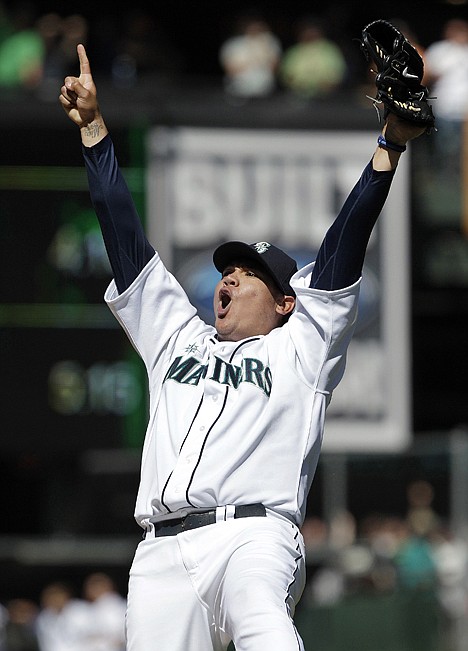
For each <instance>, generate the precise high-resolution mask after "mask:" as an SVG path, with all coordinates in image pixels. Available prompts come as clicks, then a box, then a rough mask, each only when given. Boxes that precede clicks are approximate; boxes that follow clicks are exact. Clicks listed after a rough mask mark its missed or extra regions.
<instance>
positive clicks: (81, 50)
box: [76, 43, 91, 75]
mask: <svg viewBox="0 0 468 651" xmlns="http://www.w3.org/2000/svg"><path fill="white" fill-rule="evenodd" d="M76 50H77V52H78V59H79V60H80V74H82V75H90V74H91V67H90V65H89V60H88V56H87V54H86V50H85V47H84V45H82V44H81V43H80V44H79V45H78V46H77V48H76Z"/></svg>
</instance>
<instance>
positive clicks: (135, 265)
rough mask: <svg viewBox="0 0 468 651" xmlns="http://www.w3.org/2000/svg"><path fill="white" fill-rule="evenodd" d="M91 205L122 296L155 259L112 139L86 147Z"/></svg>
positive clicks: (85, 159) (108, 137)
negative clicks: (121, 169) (116, 155)
mask: <svg viewBox="0 0 468 651" xmlns="http://www.w3.org/2000/svg"><path fill="white" fill-rule="evenodd" d="M82 149H83V156H84V161H85V165H86V172H87V175H88V185H89V191H90V196H91V201H92V203H93V206H94V210H95V211H96V215H97V217H98V220H99V224H100V226H101V231H102V236H103V238H104V244H105V246H106V250H107V255H108V256H109V261H110V264H111V267H112V273H113V275H114V280H115V284H116V286H117V290H118V292H119V293H120V294H121V293H122V292H123V291H125V290H126V289H127V287H129V286H130V285H131V283H132V282H133V281H134V280H135V278H136V277H137V276H138V274H139V273H140V271H141V270H142V269H143V268H144V267H145V265H146V264H147V263H148V262H149V261H150V260H151V258H152V257H153V256H154V253H155V251H154V248H153V247H152V246H151V244H150V243H149V242H148V240H147V238H146V235H145V232H144V229H143V225H142V223H141V220H140V218H139V215H138V213H137V211H136V208H135V204H134V202H133V198H132V195H131V193H130V191H129V189H128V187H127V184H126V182H125V179H124V178H123V176H122V173H121V171H120V169H119V166H118V164H117V160H116V157H115V153H114V146H113V143H112V140H111V138H110V136H109V135H107V136H106V137H105V138H103V140H101V141H100V142H99V143H97V144H96V145H94V146H93V147H84V146H83V148H82Z"/></svg>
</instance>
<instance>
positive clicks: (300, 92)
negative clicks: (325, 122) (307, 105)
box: [279, 17, 346, 98]
mask: <svg viewBox="0 0 468 651" xmlns="http://www.w3.org/2000/svg"><path fill="white" fill-rule="evenodd" d="M296 37H297V42H296V43H295V44H294V45H292V46H291V47H289V48H288V49H287V50H286V51H285V53H284V55H283V58H282V61H281V65H280V70H279V76H280V80H281V82H282V84H283V86H284V87H285V88H286V89H288V90H290V91H291V92H292V93H294V94H295V95H297V96H299V97H304V98H312V97H313V98H315V97H326V96H327V95H329V94H330V93H332V92H333V91H335V90H336V89H337V88H339V87H340V85H341V84H342V83H343V81H344V79H345V76H346V61H345V58H344V56H343V53H342V52H341V49H340V48H339V46H338V45H337V44H336V43H334V42H333V41H332V40H330V39H329V38H327V36H326V35H325V29H324V26H323V24H322V23H321V21H320V20H319V19H318V18H314V17H307V18H303V19H302V20H301V21H300V22H299V24H298V25H297V30H296Z"/></svg>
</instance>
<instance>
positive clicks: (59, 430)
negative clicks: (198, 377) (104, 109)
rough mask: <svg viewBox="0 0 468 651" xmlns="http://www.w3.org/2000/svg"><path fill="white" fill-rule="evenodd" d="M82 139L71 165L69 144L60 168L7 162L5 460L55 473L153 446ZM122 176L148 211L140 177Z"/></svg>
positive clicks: (1, 173)
mask: <svg viewBox="0 0 468 651" xmlns="http://www.w3.org/2000/svg"><path fill="white" fill-rule="evenodd" d="M76 136H77V134H76V133H75V132H74V131H73V132H72V133H71V135H70V137H72V138H73V143H72V145H73V148H74V150H75V151H74V158H73V159H72V161H69V162H72V163H73V164H70V165H67V164H65V165H64V164H62V153H61V152H63V158H64V160H66V161H67V156H68V154H67V153H66V152H67V150H68V148H67V146H66V144H67V143H66V139H64V140H63V141H62V150H61V151H60V150H59V151H57V152H55V153H54V152H49V161H52V162H54V163H58V164H56V165H53V164H48V161H47V153H48V152H47V148H39V147H38V150H41V151H42V156H43V157H44V158H46V160H45V161H43V160H41V159H39V160H37V159H35V158H34V154H33V155H32V156H29V155H28V156H26V155H24V156H23V157H22V159H21V160H15V155H14V154H13V153H12V155H11V156H10V157H8V156H7V154H6V153H5V151H4V153H3V155H2V156H1V159H0V220H1V228H2V237H1V238H0V278H1V284H0V364H1V369H2V391H1V414H2V428H3V436H1V437H0V453H1V455H2V458H3V459H5V458H13V459H18V458H20V457H22V456H24V455H34V456H35V458H38V459H40V460H41V461H44V462H46V461H51V462H53V460H54V459H57V458H61V459H63V458H66V457H75V456H76V455H77V454H80V453H81V452H83V451H85V450H88V449H103V448H104V449H106V448H109V449H111V448H112V449H115V448H121V447H125V448H127V447H139V446H140V444H141V442H142V439H143V435H144V428H145V422H146V397H145V396H146V384H145V383H146V378H145V373H144V369H143V367H142V364H141V361H140V359H139V358H138V357H137V355H136V352H135V351H134V350H133V348H132V347H131V345H130V344H129V342H128V340H127V338H126V337H125V335H124V333H123V332H122V331H121V329H120V328H119V326H118V324H117V322H116V321H115V319H114V318H113V316H112V314H111V313H110V311H109V309H108V308H107V306H106V305H105V304H104V301H103V294H104V291H105V288H106V286H107V285H108V283H109V281H110V279H111V272H110V267H109V263H108V260H107V255H106V252H105V248H104V244H103V241H102V237H101V233H100V229H99V225H98V222H97V219H96V216H95V214H94V210H93V208H92V205H91V201H90V198H89V193H88V187H87V180H86V173H85V170H84V165H83V163H82V160H81V158H80V156H81V152H80V144H79V142H77V140H76ZM58 139H59V140H60V135H59V136H58ZM56 140H57V134H56V138H55V141H56ZM29 146H30V143H29ZM56 146H57V145H56ZM124 150H125V148H124ZM23 153H24V152H23ZM22 161H28V165H24V164H22ZM31 161H32V162H33V164H30V163H31ZM124 161H125V154H124ZM67 162H68V161H67ZM125 162H128V160H127V161H125ZM11 163H13V164H11ZM122 171H123V173H124V176H125V177H126V179H127V182H128V185H129V187H130V190H131V191H132V194H133V195H134V198H135V201H136V203H137V205H138V206H139V207H140V208H141V207H142V202H143V177H144V175H143V170H142V168H141V167H136V166H134V167H132V166H129V165H127V166H123V169H122Z"/></svg>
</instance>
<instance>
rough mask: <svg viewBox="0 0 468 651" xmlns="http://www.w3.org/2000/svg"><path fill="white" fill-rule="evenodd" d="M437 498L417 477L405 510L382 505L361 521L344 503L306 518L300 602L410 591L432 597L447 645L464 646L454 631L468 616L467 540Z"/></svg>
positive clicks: (409, 489) (326, 604)
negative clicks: (438, 507) (326, 516)
mask: <svg viewBox="0 0 468 651" xmlns="http://www.w3.org/2000/svg"><path fill="white" fill-rule="evenodd" d="M433 500H434V489H433V487H432V486H431V484H430V483H428V482H427V481H425V480H417V481H414V482H411V483H410V484H409V485H408V487H407V504H408V507H407V513H406V514H405V515H404V516H396V515H394V514H391V515H385V514H382V513H377V514H371V515H368V516H367V517H365V518H364V519H363V520H362V521H360V522H357V521H356V519H355V518H354V517H353V515H352V514H351V513H349V512H347V511H345V512H338V513H336V514H334V516H333V517H332V518H331V520H330V522H329V523H325V522H324V521H323V520H322V519H320V518H317V517H309V518H307V519H306V521H305V523H304V527H303V531H302V533H303V535H304V541H305V545H306V550H307V556H308V565H309V579H308V583H307V587H306V591H305V594H304V596H303V599H302V602H301V603H302V604H303V606H305V607H314V606H324V607H330V606H335V605H337V604H339V603H340V602H341V601H342V600H343V599H345V598H347V597H352V596H353V595H354V596H355V595H363V594H364V595H373V596H376V597H377V596H379V595H390V594H395V593H401V594H413V595H415V596H416V598H418V599H420V603H421V607H422V608H423V604H426V605H427V604H428V603H429V601H430V600H432V603H433V605H434V609H435V612H437V614H438V618H439V621H438V622H437V625H438V626H439V627H440V633H441V634H442V635H443V636H444V637H445V639H446V647H444V648H447V649H459V648H460V647H459V646H458V641H457V640H456V639H450V638H451V637H452V638H453V637H456V635H457V631H458V630H459V624H460V623H461V622H462V623H464V625H465V624H466V622H468V540H467V539H466V537H465V536H464V535H456V534H455V533H454V532H453V531H452V530H451V528H450V526H448V524H447V522H446V521H445V520H444V519H443V518H441V517H440V516H439V515H438V514H437V513H436V511H435V510H434V508H433ZM465 642H466V640H465Z"/></svg>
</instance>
